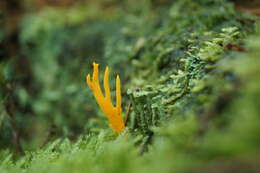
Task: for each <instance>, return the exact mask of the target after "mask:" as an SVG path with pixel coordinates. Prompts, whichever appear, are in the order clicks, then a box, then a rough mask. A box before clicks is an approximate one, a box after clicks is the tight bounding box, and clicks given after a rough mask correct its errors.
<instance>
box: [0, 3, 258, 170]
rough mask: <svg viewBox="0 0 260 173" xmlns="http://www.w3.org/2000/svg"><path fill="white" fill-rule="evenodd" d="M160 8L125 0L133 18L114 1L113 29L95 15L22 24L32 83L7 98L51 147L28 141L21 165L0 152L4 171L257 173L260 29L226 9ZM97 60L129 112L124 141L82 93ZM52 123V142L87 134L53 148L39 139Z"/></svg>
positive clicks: (220, 5)
mask: <svg viewBox="0 0 260 173" xmlns="http://www.w3.org/2000/svg"><path fill="white" fill-rule="evenodd" d="M156 2H157V1H156ZM156 2H150V1H141V2H140V3H141V4H142V5H143V6H144V7H145V8H142V7H140V4H139V5H138V6H139V7H138V6H137V5H136V4H135V3H133V4H132V5H129V4H131V3H130V2H124V3H126V4H127V5H129V9H131V10H129V11H127V12H124V10H122V9H120V8H121V7H123V5H122V4H124V3H122V4H121V5H122V6H119V7H118V8H115V9H113V10H115V11H116V12H118V14H120V15H112V16H111V18H110V19H109V21H107V20H105V19H104V18H103V17H102V15H100V14H103V13H102V12H100V11H99V10H100V9H96V10H97V11H95V12H93V11H92V12H93V15H90V16H91V17H93V16H96V18H95V19H96V21H95V22H93V21H92V20H91V17H89V15H88V13H86V14H85V13H84V15H83V14H81V12H80V14H77V13H76V14H74V15H75V16H74V15H73V16H74V17H73V16H72V17H71V18H69V19H68V21H67V20H64V19H63V17H62V16H63V15H64V13H66V12H64V11H52V12H51V13H47V12H49V11H48V10H47V11H45V12H43V14H39V15H36V16H33V15H31V16H26V17H25V18H24V20H23V25H22V31H21V35H20V38H21V45H22V51H23V53H24V54H25V55H26V56H27V57H28V61H29V62H28V63H29V64H30V67H31V70H32V72H31V74H32V76H31V77H32V81H33V84H32V85H31V86H30V87H31V88H30V87H29V88H28V86H26V85H23V84H22V83H19V82H21V81H22V80H21V81H20V80H17V81H18V84H17V85H16V90H15V91H14V92H13V94H14V95H15V96H17V102H18V103H19V104H18V105H20V106H22V108H23V107H26V106H30V107H31V111H30V112H29V113H30V114H32V115H35V119H29V118H28V119H24V121H23V120H22V119H20V121H18V122H19V125H20V126H21V127H22V126H23V125H25V126H26V125H27V126H28V124H29V123H30V126H33V125H34V126H35V128H28V129H27V130H25V132H26V131H27V132H28V130H31V129H33V130H34V133H33V135H32V138H34V137H35V136H36V135H35V134H37V135H39V136H41V137H42V138H44V139H45V138H47V140H46V139H45V140H43V141H41V140H40V139H41V138H37V137H35V140H31V139H30V138H29V139H30V140H31V141H30V142H28V143H26V142H24V145H23V146H25V148H26V149H27V151H26V152H25V155H24V156H20V157H16V156H15V155H14V154H13V153H12V152H11V151H8V150H3V151H2V152H0V172H3V173H5V172H8V173H18V172H22V171H24V172H29V173H30V172H31V173H35V172H37V173H41V172H50V173H52V172H55V173H61V172H62V173H64V172H65V173H66V172H68V173H69V172H94V173H95V172H98V173H100V172H129V173H132V172H151V173H153V172H212V171H218V172H239V171H242V172H258V171H259V169H260V168H259V165H258V163H257V162H256V160H259V159H260V158H259V156H258V155H259V146H260V138H259V136H260V129H259V123H260V117H259V115H260V112H259V111H260V110H259V107H260V105H259V103H260V102H259V98H260V88H259V86H260V81H259V79H258V75H257V74H259V73H260V71H259V69H260V68H259V67H260V64H259V60H258V59H259V51H260V48H259V45H260V44H259V42H260V39H259V38H260V31H259V28H260V27H259V26H260V25H259V23H258V22H256V24H253V23H254V22H255V20H256V19H255V18H254V17H250V16H248V15H245V14H241V13H240V12H237V11H236V10H235V9H234V6H233V4H232V3H229V2H226V1H224V0H199V1H192V0H177V1H174V2H168V1H164V3H166V4H167V5H166V6H160V7H158V8H155V6H154V3H156ZM158 2H159V1H158ZM160 2H161V1H160ZM161 3H163V2H161ZM168 3H169V4H171V5H168ZM113 10H112V11H113ZM99 12H100V13H99ZM161 12H162V13H161ZM82 13H83V12H82ZM91 14H92V13H91ZM113 14H115V13H113ZM77 15H79V16H78V17H77ZM53 18H54V19H57V20H58V19H59V22H57V23H55V24H51V22H50V21H49V20H52V19H53ZM39 19H40V20H39ZM85 20H86V21H85ZM37 22H38V23H37ZM66 22H68V23H66ZM144 24H146V25H144ZM254 25H255V26H254ZM85 40H87V41H85ZM75 45H76V46H75ZM86 45H87V46H86ZM85 46H86V47H85ZM92 55H93V56H95V57H94V58H88V59H86V58H85V57H89V56H92ZM97 56H98V57H99V58H97ZM93 60H95V61H99V62H100V63H101V64H102V67H105V64H109V65H110V66H111V69H113V70H115V71H116V72H120V75H121V76H122V79H123V81H122V83H123V85H122V86H123V95H124V100H123V101H124V103H125V104H124V105H126V103H127V104H128V105H129V106H128V109H129V112H128V114H127V116H128V119H127V129H126V130H125V132H123V133H122V134H121V135H120V136H115V134H114V133H113V131H112V130H111V129H109V128H108V126H107V125H106V123H105V121H104V119H102V117H103V115H101V111H100V110H99V109H98V108H97V106H96V104H95V102H94V99H93V98H92V96H91V95H90V94H89V93H88V90H87V89H86V91H84V88H86V85H85V83H84V82H83V81H84V76H85V74H86V72H87V71H89V70H90V67H91V65H87V64H90V62H92V61H93ZM103 64H104V65H103ZM7 67H9V66H7V64H3V68H2V69H5V70H2V71H6V72H8V73H6V74H12V75H9V76H11V77H12V76H15V75H14V74H13V71H14V70H13V68H7ZM10 67H13V65H12V64H11V63H10ZM49 67H51V68H50V70H48V75H44V74H46V69H49ZM85 68H86V69H85ZM79 69H82V70H79ZM9 72H10V73H9ZM111 76H112V75H111ZM4 78H5V79H7V77H4ZM113 83H115V82H113ZM113 87H114V86H113V85H112V88H113ZM35 88H37V93H36V94H33V93H34V92H33V91H34V90H32V89H35ZM1 91H2V89H1ZM82 93H83V94H82ZM2 107H3V106H2ZM125 107H126V106H125ZM22 108H20V109H21V110H24V109H22ZM3 113H4V112H1V115H2V114H3ZM18 113H19V115H21V114H22V113H21V112H19V109H18V110H17V114H18ZM27 113H28V112H27ZM86 114H87V116H89V117H88V118H84V117H85V116H86ZM99 115H100V116H99ZM18 117H19V116H18ZM90 117H91V118H90ZM18 120H19V118H18ZM50 121H51V123H50ZM53 124H54V125H56V128H57V129H58V130H56V131H55V132H56V133H57V132H59V133H58V134H56V135H53V136H51V137H54V136H56V137H57V136H68V137H71V136H73V135H75V136H76V135H78V134H80V133H81V134H84V135H80V137H78V138H77V139H75V140H74V141H72V140H71V139H67V138H66V137H65V138H61V137H60V138H59V139H57V140H54V141H52V140H50V136H49V138H48V137H46V136H45V135H46V134H45V133H44V132H50V131H51V130H50V129H51V128H50V127H49V126H51V125H53ZM2 127H3V126H2ZM2 127H1V128H2ZM77 128H78V129H77ZM102 128H103V129H105V130H101V129H102ZM37 130H38V131H37ZM2 138H3V137H2ZM25 139H26V138H23V140H25ZM44 142H47V144H44V145H43V146H42V147H41V148H39V147H38V146H39V145H42V143H44ZM33 146H34V147H33ZM31 148H37V149H35V150H31Z"/></svg>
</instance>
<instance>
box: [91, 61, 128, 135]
mask: <svg viewBox="0 0 260 173" xmlns="http://www.w3.org/2000/svg"><path fill="white" fill-rule="evenodd" d="M93 68H94V71H93V75H92V78H91V77H90V74H88V75H87V76H86V81H87V84H88V86H89V87H90V88H91V90H92V92H93V94H94V97H95V99H96V101H97V103H98V105H99V107H100V108H101V110H102V111H103V112H104V114H105V115H106V117H107V118H108V120H109V124H110V127H111V128H112V129H114V130H115V131H116V132H117V133H120V132H121V131H122V130H123V129H124V128H125V124H124V121H123V118H122V108H121V104H122V102H121V88H120V78H119V76H118V75H117V77H116V106H113V104H112V102H111V95H110V88H109V68H108V67H106V70H105V76H104V89H105V96H104V95H103V93H102V91H101V88H100V84H99V79H98V64H96V63H95V62H94V63H93Z"/></svg>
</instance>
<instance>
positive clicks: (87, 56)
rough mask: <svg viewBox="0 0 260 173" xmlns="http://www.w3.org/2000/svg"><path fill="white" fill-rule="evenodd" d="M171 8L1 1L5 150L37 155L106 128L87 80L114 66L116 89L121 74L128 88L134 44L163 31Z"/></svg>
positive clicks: (0, 124)
mask: <svg viewBox="0 0 260 173" xmlns="http://www.w3.org/2000/svg"><path fill="white" fill-rule="evenodd" d="M169 3H170V1H166V0H161V1H147V0H143V1H135V0H133V1H127V0H126V1H118V0H100V1H94V0H93V1H91V0H88V1H86V0H77V1H75V0H73V1H72V0H25V1H20V0H17V1H16V0H12V1H1V3H0V6H1V11H0V14H1V16H0V17H1V18H0V22H1V28H0V58H1V59H0V60H1V61H0V62H1V64H0V77H1V78H0V82H1V89H0V94H1V104H0V106H1V109H0V131H1V134H0V141H1V142H0V147H1V148H2V147H11V148H13V149H15V150H22V148H23V149H24V150H27V149H35V148H37V147H39V146H42V145H44V144H45V143H46V142H47V141H48V140H50V139H55V138H56V137H68V138H70V139H76V137H77V136H78V135H79V134H82V133H88V132H90V131H92V132H95V131H97V130H98V129H99V128H103V127H107V124H106V123H105V121H106V119H105V118H104V116H103V115H102V113H101V112H100V110H99V109H98V107H97V104H96V103H95V100H94V99H93V97H92V93H91V92H90V90H89V89H88V87H87V85H86V84H85V75H86V74H87V73H90V72H91V71H92V62H93V61H96V62H97V63H100V64H101V65H100V67H101V71H103V70H104V68H105V66H106V65H108V66H110V67H111V78H110V79H111V81H110V84H111V85H112V90H113V85H114V83H115V81H114V77H115V74H120V75H121V78H122V79H123V80H122V83H126V80H128V79H127V77H129V75H127V74H129V73H130V72H129V71H130V70H131V69H130V68H129V65H128V64H129V59H130V57H131V56H133V55H132V53H133V49H135V48H133V46H132V47H131V46H130V45H133V44H136V42H137V40H141V42H142V38H141V37H144V36H145V35H147V34H148V33H149V32H150V31H151V30H152V27H153V26H155V25H160V22H159V21H158V20H157V18H158V17H160V18H161V17H163V15H164V11H165V9H166V8H168V7H167V5H168V4H169ZM159 13H160V16H159V15H158V14H159ZM144 23H145V25H144ZM139 42H140V41H139ZM141 44H142V43H141ZM137 46H138V45H137ZM141 46H142V45H141ZM137 49H138V47H137ZM101 74H102V72H101ZM125 92H126V91H125V90H123V94H124V93H125Z"/></svg>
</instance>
